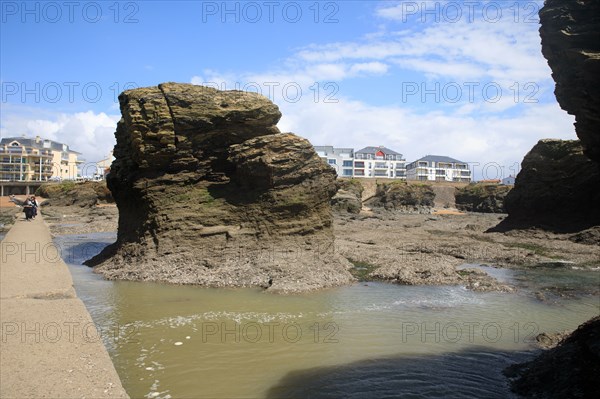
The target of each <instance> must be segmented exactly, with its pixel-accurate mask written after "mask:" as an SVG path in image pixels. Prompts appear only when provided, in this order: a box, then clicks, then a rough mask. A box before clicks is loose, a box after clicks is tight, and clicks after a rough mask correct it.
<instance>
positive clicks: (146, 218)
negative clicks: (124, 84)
mask: <svg viewBox="0 0 600 399" xmlns="http://www.w3.org/2000/svg"><path fill="white" fill-rule="evenodd" d="M119 101H120V105H121V113H122V116H123V117H122V119H121V121H120V122H119V123H118V125H117V131H116V133H115V136H116V138H117V144H116V146H115V149H114V155H115V158H116V159H115V161H114V163H113V165H112V167H111V173H110V174H109V177H108V179H107V181H108V187H109V188H110V190H111V191H112V193H113V196H114V198H115V201H116V203H117V206H118V208H119V230H118V238H117V242H116V243H115V244H113V245H112V246H110V247H108V248H107V249H105V250H104V251H103V252H102V253H101V254H100V255H98V256H97V257H96V258H93V259H92V260H90V261H88V264H90V265H96V270H97V271H98V272H100V273H102V274H104V275H105V276H106V277H108V278H115V279H135V280H152V281H166V282H172V283H189V284H201V285H207V286H262V287H271V288H272V289H274V290H282V291H303V290H309V289H314V288H320V287H327V286H334V285H339V284H345V283H348V282H349V281H351V280H352V278H351V276H350V274H349V273H348V271H347V267H348V266H349V264H348V262H347V261H346V260H345V259H343V258H341V257H339V256H338V255H337V254H336V253H335V251H334V248H333V231H332V216H331V209H330V204H329V202H330V200H331V198H332V196H333V195H334V194H335V192H336V182H335V178H336V176H335V172H334V171H333V170H332V169H331V168H329V167H328V166H327V165H326V164H325V163H324V162H322V161H321V160H320V158H319V157H318V155H317V154H316V153H315V151H314V149H313V147H312V145H311V144H310V143H309V142H308V141H307V140H305V139H303V138H300V137H298V136H295V135H294V134H291V133H280V132H279V130H278V128H277V127H276V124H277V122H278V121H279V118H280V117H281V113H280V112H279V109H278V108H277V106H276V105H274V104H273V103H271V102H270V101H269V100H268V99H267V98H265V97H263V96H261V95H258V94H255V93H247V92H240V91H219V90H215V89H212V88H207V87H202V86H195V85H189V84H176V83H165V84H161V85H159V86H158V87H148V88H140V89H135V90H130V91H126V92H124V93H122V94H121V95H120V96H119Z"/></svg>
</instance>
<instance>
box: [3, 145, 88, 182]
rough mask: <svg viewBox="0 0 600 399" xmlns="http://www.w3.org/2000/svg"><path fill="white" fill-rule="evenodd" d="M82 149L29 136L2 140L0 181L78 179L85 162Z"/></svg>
mask: <svg viewBox="0 0 600 399" xmlns="http://www.w3.org/2000/svg"><path fill="white" fill-rule="evenodd" d="M79 155H81V154H80V153H79V152H76V151H73V150H71V149H70V148H69V146H68V145H67V144H63V143H58V142H56V141H52V140H45V139H42V138H41V137H40V136H36V138H34V139H31V138H26V137H5V138H3V139H1V140H0V180H3V181H46V180H49V179H51V178H57V179H76V178H77V177H78V175H79V173H78V168H79V165H80V164H81V163H82V162H83V160H82V159H80V158H79Z"/></svg>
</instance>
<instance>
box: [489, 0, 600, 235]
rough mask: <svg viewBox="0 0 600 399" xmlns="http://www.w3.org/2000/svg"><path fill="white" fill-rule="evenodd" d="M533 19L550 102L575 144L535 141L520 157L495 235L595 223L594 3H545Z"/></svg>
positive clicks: (597, 73)
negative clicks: (552, 85) (571, 126)
mask: <svg viewBox="0 0 600 399" xmlns="http://www.w3.org/2000/svg"><path fill="white" fill-rule="evenodd" d="M540 22H541V28H540V36H541V38H542V53H543V54H544V57H546V59H547V60H548V64H549V65H550V68H551V69H552V77H553V78H554V81H555V82H556V90H555V94H556V99H557V100H558V102H559V104H560V106H561V107H562V108H563V109H564V110H566V111H567V112H568V113H570V114H572V115H575V119H576V123H575V129H576V133H577V136H578V137H579V139H580V142H579V141H560V140H542V141H540V142H539V143H538V144H537V145H536V146H535V147H534V148H533V149H532V150H531V151H530V152H529V153H528V154H527V155H526V156H525V159H524V160H523V163H522V165H521V166H522V168H521V172H520V173H519V175H518V176H517V180H516V182H515V188H514V189H513V190H512V191H511V192H510V194H509V195H508V196H507V197H506V204H505V205H506V210H507V212H508V214H509V217H508V218H507V219H506V220H504V221H503V222H502V223H501V225H499V226H498V228H497V229H496V230H505V229H511V228H528V227H541V228H544V229H549V230H554V231H559V232H575V231H580V230H583V229H586V228H589V227H592V226H598V225H600V206H599V205H598V204H600V2H598V1H593V0H546V2H545V4H544V7H543V8H542V9H541V10H540Z"/></svg>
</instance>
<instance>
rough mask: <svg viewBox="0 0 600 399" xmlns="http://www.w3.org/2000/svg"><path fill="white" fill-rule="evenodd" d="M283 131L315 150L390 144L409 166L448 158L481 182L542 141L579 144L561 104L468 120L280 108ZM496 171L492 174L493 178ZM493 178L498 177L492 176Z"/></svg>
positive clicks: (397, 111) (371, 109) (392, 111)
mask: <svg viewBox="0 0 600 399" xmlns="http://www.w3.org/2000/svg"><path fill="white" fill-rule="evenodd" d="M278 105H279V106H280V108H281V110H282V112H283V118H282V119H281V121H280V123H279V127H280V129H281V130H282V131H291V132H294V133H296V134H298V135H300V136H302V137H305V138H307V139H309V140H310V141H311V143H313V144H314V145H334V146H340V147H348V146H350V147H354V148H356V149H359V148H362V147H365V146H369V145H385V146H387V147H389V148H392V149H394V150H396V151H398V152H400V153H402V154H404V156H405V157H406V159H407V160H408V161H412V160H415V159H417V158H420V157H422V156H424V155H428V154H432V155H447V156H451V157H454V158H457V159H460V160H463V161H465V162H471V163H474V164H475V165H477V164H478V165H479V166H476V167H475V172H476V177H478V178H481V177H482V170H483V168H484V165H485V164H492V165H494V164H497V165H500V166H502V167H504V171H505V174H509V173H511V168H513V169H514V165H515V164H517V165H518V164H520V162H521V161H522V158H523V156H524V155H525V154H526V153H527V152H528V151H529V150H530V149H531V147H533V145H534V144H535V143H536V142H537V141H538V140H540V139H542V138H561V139H576V138H577V137H576V136H575V132H574V127H573V122H574V120H573V117H571V116H570V115H568V114H567V113H566V112H564V111H562V110H560V108H559V107H558V105H557V104H545V105H533V106H530V107H528V108H527V109H526V110H525V111H524V112H523V113H522V114H520V115H516V116H512V117H510V116H500V117H499V116H496V115H486V116H464V115H460V114H452V115H448V114H444V113H442V112H439V111H432V112H427V113H421V114H417V113H414V112H411V111H410V110H408V109H405V108H402V107H400V106H388V107H376V106H371V105H368V104H365V103H363V102H360V101H352V100H348V99H340V101H339V102H338V103H333V104H323V103H314V102H313V101H310V99H306V100H303V101H302V102H299V103H296V104H291V103H285V102H282V103H279V104H278ZM493 170H495V169H494V168H491V169H489V170H488V177H490V176H489V175H490V174H491V173H492V171H493ZM490 178H494V176H491V177H490Z"/></svg>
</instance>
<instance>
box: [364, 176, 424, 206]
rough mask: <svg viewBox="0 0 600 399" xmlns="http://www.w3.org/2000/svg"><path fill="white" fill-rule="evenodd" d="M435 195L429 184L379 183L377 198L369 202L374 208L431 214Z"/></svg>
mask: <svg viewBox="0 0 600 399" xmlns="http://www.w3.org/2000/svg"><path fill="white" fill-rule="evenodd" d="M434 199H435V193H434V191H433V189H432V188H431V186H430V185H428V184H417V183H414V184H408V183H407V182H405V181H394V182H390V183H378V184H377V190H376V192H375V196H374V197H373V199H372V200H370V201H368V205H369V206H372V207H374V208H384V209H385V210H388V211H402V212H407V213H431V209H432V208H433V206H434Z"/></svg>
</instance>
